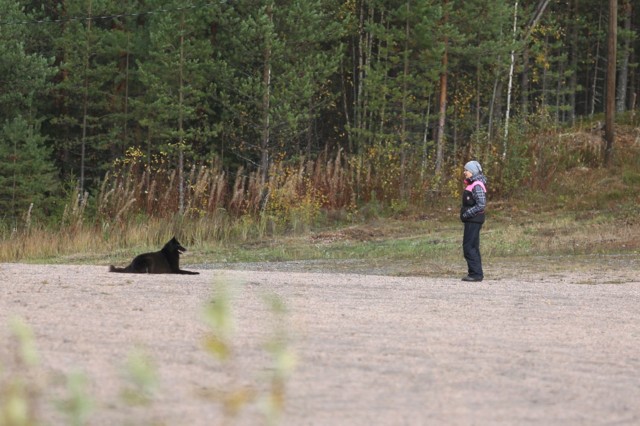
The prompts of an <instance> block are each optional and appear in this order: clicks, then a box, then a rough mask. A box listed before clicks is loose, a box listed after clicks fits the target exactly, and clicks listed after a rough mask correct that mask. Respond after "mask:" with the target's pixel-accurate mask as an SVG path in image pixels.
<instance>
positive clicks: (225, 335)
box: [204, 282, 295, 424]
mask: <svg viewBox="0 0 640 426" xmlns="http://www.w3.org/2000/svg"><path fill="white" fill-rule="evenodd" d="M265 303H266V304H267V306H268V307H269V310H270V312H271V313H272V314H273V321H274V323H273V330H274V333H273V335H272V336H271V338H269V339H268V340H267V341H266V342H265V344H264V349H265V351H266V352H267V353H269V355H270V356H271V360H272V363H273V365H272V367H271V368H270V369H268V371H269V373H268V376H267V377H266V381H267V383H268V387H267V391H265V392H261V391H260V387H259V383H258V384H254V385H250V386H243V385H239V384H237V383H232V384H231V385H228V386H225V387H224V389H222V390H213V391H212V392H207V393H206V394H205V395H204V396H205V397H207V398H209V399H211V400H213V401H216V402H219V403H221V404H222V409H223V412H224V414H225V420H226V421H225V423H229V422H231V421H232V420H233V419H234V418H235V417H237V416H238V414H239V413H240V412H241V411H242V410H243V409H245V408H247V407H249V406H250V405H252V404H257V406H258V407H259V408H260V410H261V411H262V413H263V414H264V416H265V419H266V421H267V423H268V424H277V423H278V421H279V420H280V417H281V415H282V413H283V411H284V406H285V400H286V398H285V388H286V386H285V385H286V380H287V378H288V377H289V375H290V374H291V372H292V371H293V369H294V366H295V355H294V354H293V352H292V351H291V349H290V348H289V345H288V340H289V339H288V336H287V333H286V329H287V328H286V324H285V317H286V312H287V310H286V307H285V304H284V303H283V302H282V300H281V299H280V298H279V297H277V296H275V295H269V296H265ZM205 320H206V322H207V324H208V326H209V327H210V331H209V333H208V335H207V336H206V337H205V339H204V347H205V349H206V350H207V352H209V353H210V354H211V355H212V356H214V357H215V358H216V359H218V360H219V361H220V362H221V363H222V364H223V365H224V366H225V370H226V371H231V372H233V371H235V368H234V366H233V364H234V361H235V360H236V359H235V353H234V351H233V347H232V342H231V336H232V334H233V320H232V310H231V297H230V290H229V286H228V285H227V284H226V283H224V282H218V283H216V285H215V296H214V298H213V299H212V300H211V301H210V303H209V304H208V306H207V307H206V309H205ZM234 380H235V381H236V382H238V379H237V378H235V379H234Z"/></svg>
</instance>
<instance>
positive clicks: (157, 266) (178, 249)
mask: <svg viewBox="0 0 640 426" xmlns="http://www.w3.org/2000/svg"><path fill="white" fill-rule="evenodd" d="M185 251H187V249H186V248H184V247H182V245H181V244H180V243H179V242H178V240H176V237H173V238H172V239H171V240H169V242H168V243H167V244H165V245H164V247H162V250H160V251H154V252H152V253H144V254H141V255H138V256H136V257H135V258H134V259H133V261H132V262H131V263H130V264H129V266H127V267H124V268H117V267H115V266H113V265H111V266H109V272H129V273H134V274H187V275H198V274H199V273H200V272H192V271H185V270H183V269H180V255H181V254H182V253H184V252H185Z"/></svg>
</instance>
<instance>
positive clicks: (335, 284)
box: [0, 264, 640, 425]
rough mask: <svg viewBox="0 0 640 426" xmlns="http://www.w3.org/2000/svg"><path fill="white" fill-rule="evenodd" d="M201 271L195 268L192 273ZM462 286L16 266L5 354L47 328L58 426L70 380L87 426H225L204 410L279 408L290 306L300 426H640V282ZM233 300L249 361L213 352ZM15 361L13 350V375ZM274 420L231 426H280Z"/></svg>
mask: <svg viewBox="0 0 640 426" xmlns="http://www.w3.org/2000/svg"><path fill="white" fill-rule="evenodd" d="M185 268H186V269H193V268H192V267H187V266H185ZM517 272H518V271H510V274H504V276H506V277H507V278H502V279H500V280H486V281H485V282H483V283H481V284H476V283H474V284H467V283H462V282H461V281H459V277H455V278H425V277H402V278H400V277H386V276H372V275H362V274H346V273H345V274H342V273H331V274H329V273H301V272H291V271H287V272H268V271H248V270H247V271H237V270H236V271H232V270H201V275H196V276H178V275H131V274H113V273H108V272H107V268H106V267H103V266H100V267H96V266H68V265H25V264H0V277H1V284H0V285H1V287H2V297H0V339H2V340H1V341H3V342H8V341H9V340H8V338H9V327H8V323H9V319H10V318H11V317H13V316H20V317H22V318H24V319H25V320H26V322H27V323H28V324H29V325H30V326H31V327H32V328H33V330H34V332H35V335H36V342H37V347H38V351H39V354H40V363H39V367H38V374H39V376H38V378H39V380H40V383H41V385H42V388H43V392H44V395H45V396H43V401H44V402H43V403H42V405H41V406H40V407H39V408H38V410H39V413H40V417H41V420H42V421H43V423H44V424H61V423H62V424H64V421H63V420H62V419H63V418H62V417H61V415H60V414H59V413H57V411H56V410H55V409H54V408H52V407H53V400H55V399H59V398H61V397H62V396H63V395H64V393H65V385H64V383H62V380H61V378H62V377H64V376H65V375H68V374H69V373H71V372H74V371H82V372H84V373H85V374H86V376H87V377H88V379H89V383H90V385H89V386H90V389H89V393H90V394H91V396H92V398H93V399H94V401H95V406H94V410H93V413H92V416H91V420H90V422H89V424H91V425H114V424H116V425H117V424H166V425H187V424H188V425H217V424H225V418H224V415H223V413H222V410H221V404H220V403H219V402H216V401H212V400H211V399H208V398H206V397H205V396H204V395H211V394H212V393H215V392H216V391H219V390H221V389H233V388H239V387H241V386H250V387H253V388H254V389H256V390H257V391H258V392H259V393H261V394H267V393H268V388H269V381H268V377H269V373H270V372H271V371H272V369H273V360H272V358H271V357H270V356H269V354H268V353H267V352H266V351H265V349H264V346H263V345H264V343H265V342H266V341H268V340H269V339H270V338H271V337H272V336H273V334H274V330H275V329H276V328H277V326H276V325H275V323H274V321H273V314H272V312H271V310H270V308H269V307H268V305H267V304H266V303H265V301H264V296H265V295H267V294H275V295H277V296H279V297H280V298H281V300H282V301H283V302H284V304H285V305H286V307H287V310H288V312H287V314H286V316H285V321H286V324H285V328H286V330H287V334H288V338H289V346H290V348H291V349H292V350H293V352H294V353H295V354H296V357H297V360H298V362H297V367H296V368H295V370H294V371H293V373H292V375H291V376H290V378H289V380H288V381H287V383H286V395H285V411H284V414H283V416H282V418H281V422H280V423H281V424H286V425H329V424H333V425H372V424H373V425H402V424H407V425H423V424H454V425H458V424H459V425H466V424H478V425H487V424H544V425H551V424H562V425H586V424H638V423H639V422H640V404H638V402H639V401H640V352H639V351H638V348H640V283H639V282H638V281H637V280H636V272H635V271H633V270H631V269H628V270H624V269H623V270H620V269H615V268H613V269H612V270H610V271H605V270H602V269H599V270H598V271H596V272H593V273H591V274H585V273H584V272H566V273H565V272H557V271H556V272H555V273H554V274H553V275H551V276H548V275H543V274H542V273H540V274H536V273H528V274H526V275H522V274H518V273H517ZM221 280H222V281H224V282H226V283H228V286H229V287H230V288H232V289H233V292H232V294H233V296H232V309H233V319H234V324H235V328H234V333H233V339H232V340H233V348H234V356H233V359H232V361H231V362H230V363H229V364H221V363H220V362H219V361H218V360H216V359H214V357H212V356H211V355H210V354H209V353H207V352H206V351H204V350H203V345H202V342H203V338H204V336H205V335H206V333H207V330H208V327H207V326H206V325H205V323H204V321H203V315H202V312H203V309H204V306H205V305H206V304H207V303H208V302H209V301H210V300H211V298H212V295H213V293H214V292H213V290H212V287H213V283H214V282H217V281H221ZM135 347H142V348H144V350H145V351H146V353H148V354H149V355H150V357H151V359H152V360H153V363H154V365H157V367H158V371H159V373H158V375H159V377H158V379H159V385H158V388H157V390H156V392H155V394H154V396H153V401H152V402H151V405H149V406H146V407H130V406H128V405H127V404H126V402H125V401H124V400H123V399H122V398H121V396H120V394H121V392H122V390H123V388H124V387H126V386H127V381H126V380H125V379H123V373H122V372H123V365H124V364H125V362H126V359H127V357H128V356H129V354H131V352H132V350H133V348H135ZM13 349H14V346H13V345H7V344H3V345H2V346H1V347H0V363H2V364H3V365H4V367H5V373H6V372H10V373H15V371H12V366H14V365H15V364H14V361H13V356H12V354H11V353H12V351H13ZM257 405H258V404H252V405H251V406H249V407H247V408H245V409H244V410H242V412H241V414H240V415H239V416H238V417H237V418H236V419H235V420H234V422H235V423H233V422H232V423H233V424H252V425H253V424H264V423H265V422H264V419H263V418H262V417H261V413H260V409H259V408H258V407H257Z"/></svg>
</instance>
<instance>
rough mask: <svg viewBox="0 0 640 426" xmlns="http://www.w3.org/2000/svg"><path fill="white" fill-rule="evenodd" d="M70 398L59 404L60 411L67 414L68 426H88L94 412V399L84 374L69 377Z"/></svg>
mask: <svg viewBox="0 0 640 426" xmlns="http://www.w3.org/2000/svg"><path fill="white" fill-rule="evenodd" d="M66 379H67V393H68V395H69V396H68V397H67V398H66V399H64V400H61V401H59V402H58V403H57V406H58V409H59V410H60V411H61V412H62V413H63V414H66V416H67V418H68V424H70V425H72V426H82V425H85V424H87V421H88V420H89V417H90V415H91V412H92V411H93V406H94V403H93V399H92V398H91V397H90V396H89V393H88V391H87V384H88V380H87V377H86V376H85V375H84V374H83V373H79V372H76V373H71V374H69V375H68V376H67V378H66Z"/></svg>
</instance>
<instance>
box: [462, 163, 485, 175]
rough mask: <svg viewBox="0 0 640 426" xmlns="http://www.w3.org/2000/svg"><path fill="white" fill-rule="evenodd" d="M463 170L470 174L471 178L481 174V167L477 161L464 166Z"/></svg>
mask: <svg viewBox="0 0 640 426" xmlns="http://www.w3.org/2000/svg"><path fill="white" fill-rule="evenodd" d="M464 169H465V170H468V171H470V172H471V176H472V177H475V176H478V175H479V174H480V173H482V166H481V165H480V163H478V162H477V161H469V162H468V163H467V164H465V165H464Z"/></svg>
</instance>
